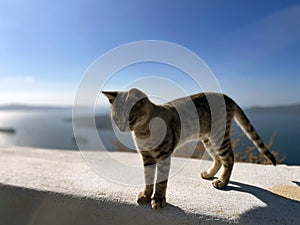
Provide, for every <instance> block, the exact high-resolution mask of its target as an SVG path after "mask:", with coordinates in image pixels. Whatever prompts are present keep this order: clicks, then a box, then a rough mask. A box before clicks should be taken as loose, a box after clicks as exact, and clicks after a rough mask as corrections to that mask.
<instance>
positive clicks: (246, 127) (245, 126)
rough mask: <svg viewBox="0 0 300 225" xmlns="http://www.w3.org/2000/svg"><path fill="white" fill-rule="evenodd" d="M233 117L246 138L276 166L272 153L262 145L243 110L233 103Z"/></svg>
mask: <svg viewBox="0 0 300 225" xmlns="http://www.w3.org/2000/svg"><path fill="white" fill-rule="evenodd" d="M234 119H235V121H236V122H237V124H238V125H239V126H240V127H241V128H242V130H243V131H244V132H245V134H246V135H247V136H248V138H249V139H250V140H251V141H252V142H253V144H254V145H255V146H256V147H257V149H258V150H259V151H260V152H261V153H262V154H264V156H265V157H266V158H268V159H269V160H271V162H272V164H273V165H274V166H276V159H275V157H274V155H273V154H272V153H271V152H270V151H269V149H268V148H267V147H266V146H265V145H264V143H263V142H262V140H261V139H260V137H259V135H258V134H257V132H256V130H255V129H254V127H253V126H252V124H251V123H250V121H249V119H248V118H247V116H246V115H245V113H244V112H243V110H242V109H241V108H240V107H239V106H238V105H237V104H235V110H234Z"/></svg>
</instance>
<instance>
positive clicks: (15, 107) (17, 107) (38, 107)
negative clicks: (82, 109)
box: [0, 104, 71, 110]
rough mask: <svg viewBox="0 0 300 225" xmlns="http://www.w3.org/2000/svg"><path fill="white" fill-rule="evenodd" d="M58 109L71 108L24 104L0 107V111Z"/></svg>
mask: <svg viewBox="0 0 300 225" xmlns="http://www.w3.org/2000/svg"><path fill="white" fill-rule="evenodd" d="M59 109H71V107H67V106H66V107H63V106H46V105H25V104H8V105H0V110H59Z"/></svg>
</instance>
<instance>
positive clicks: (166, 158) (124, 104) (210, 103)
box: [103, 89, 276, 209]
mask: <svg viewBox="0 0 300 225" xmlns="http://www.w3.org/2000/svg"><path fill="white" fill-rule="evenodd" d="M103 94H105V95H106V96H107V97H108V99H109V101H110V103H111V106H112V110H111V115H112V118H113V120H114V121H115V123H116V125H117V126H118V128H119V129H120V130H121V131H133V137H134V140H135V143H136V146H137V148H138V150H139V152H140V154H141V155H142V158H143V164H144V175H145V189H144V191H142V192H141V193H139V195H138V196H137V202H138V203H139V204H146V203H149V202H151V206H152V208H154V209H157V208H161V207H164V206H165V205H166V189H167V183H168V176H169V169H170V162H171V160H170V156H171V154H172V152H173V151H174V149H176V147H178V146H180V145H182V144H184V143H186V142H188V141H192V140H199V139H200V140H201V141H202V142H203V144H204V146H205V148H206V150H207V151H208V153H209V154H210V155H211V157H212V158H213V163H212V165H211V166H210V167H209V168H208V169H207V170H205V171H202V172H201V177H202V178H204V179H211V178H214V176H215V175H216V173H217V172H218V171H219V169H220V168H221V167H222V168H223V169H222V171H221V173H220V176H219V178H218V179H215V180H213V183H212V184H213V186H214V187H215V188H224V187H226V185H227V184H228V182H229V178H230V175H231V172H232V168H233V164H234V154H233V151H232V148H231V140H230V127H231V123H232V119H233V118H234V119H235V120H236V122H237V123H238V124H239V126H240V127H241V128H242V130H243V131H244V132H245V133H246V134H247V136H248V137H249V139H250V140H252V142H253V143H254V144H255V146H256V147H257V148H258V150H259V151H260V152H261V153H263V154H264V155H265V157H266V158H268V159H269V160H270V161H271V162H272V163H273V165H276V159H275V157H274V156H273V155H272V153H271V152H270V151H269V150H268V149H267V148H266V146H265V145H264V144H263V142H262V141H261V139H260V137H259V136H258V134H257V132H256V131H255V129H254V127H253V126H252V125H251V123H250V121H249V120H248V119H247V117H246V115H245V114H244V112H243V110H242V109H241V108H240V107H239V106H238V105H237V104H236V103H235V102H234V101H233V100H232V99H231V98H229V97H228V96H226V95H223V94H217V93H199V94H195V95H192V96H188V97H184V98H180V99H176V100H174V101H171V102H168V103H165V104H163V105H155V104H153V103H152V102H151V101H150V100H149V99H148V97H147V96H146V94H144V93H143V92H142V91H140V90H138V89H131V90H130V91H128V92H103ZM188 102H192V104H193V106H192V107H194V108H195V109H196V114H197V115H196V117H197V118H195V117H193V115H192V114H193V113H192V111H193V110H192V108H191V105H189V104H188ZM222 106H224V107H223V108H222ZM222 109H224V110H222ZM178 110H179V111H180V113H179V112H178ZM157 118H159V119H157ZM181 118H185V122H184V123H183V122H182V120H181ZM153 121H154V122H153ZM155 121H156V122H155ZM199 127H200V130H199V129H197V128H199ZM183 130H187V131H188V132H186V133H184V132H182V131H183ZM155 173H156V180H155ZM153 191H154V194H153Z"/></svg>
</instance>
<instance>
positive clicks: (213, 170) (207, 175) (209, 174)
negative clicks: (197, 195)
mask: <svg viewBox="0 0 300 225" xmlns="http://www.w3.org/2000/svg"><path fill="white" fill-rule="evenodd" d="M221 165H222V164H221V161H220V159H219V158H218V157H217V156H216V157H214V159H213V163H212V164H211V166H210V167H209V168H208V169H207V170H204V171H202V172H201V177H202V178H203V179H212V178H214V176H215V175H216V174H217V172H218V171H219V169H220V167H221Z"/></svg>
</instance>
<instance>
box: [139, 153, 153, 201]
mask: <svg viewBox="0 0 300 225" xmlns="http://www.w3.org/2000/svg"><path fill="white" fill-rule="evenodd" d="M141 154H142V157H143V164H144V178H145V189H144V191H142V192H140V193H139V194H138V196H137V203H138V204H139V205H144V204H147V203H149V202H150V201H151V196H152V193H153V186H154V177H155V166H156V161H155V159H154V158H153V157H152V156H150V155H148V154H147V152H142V153H141Z"/></svg>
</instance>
